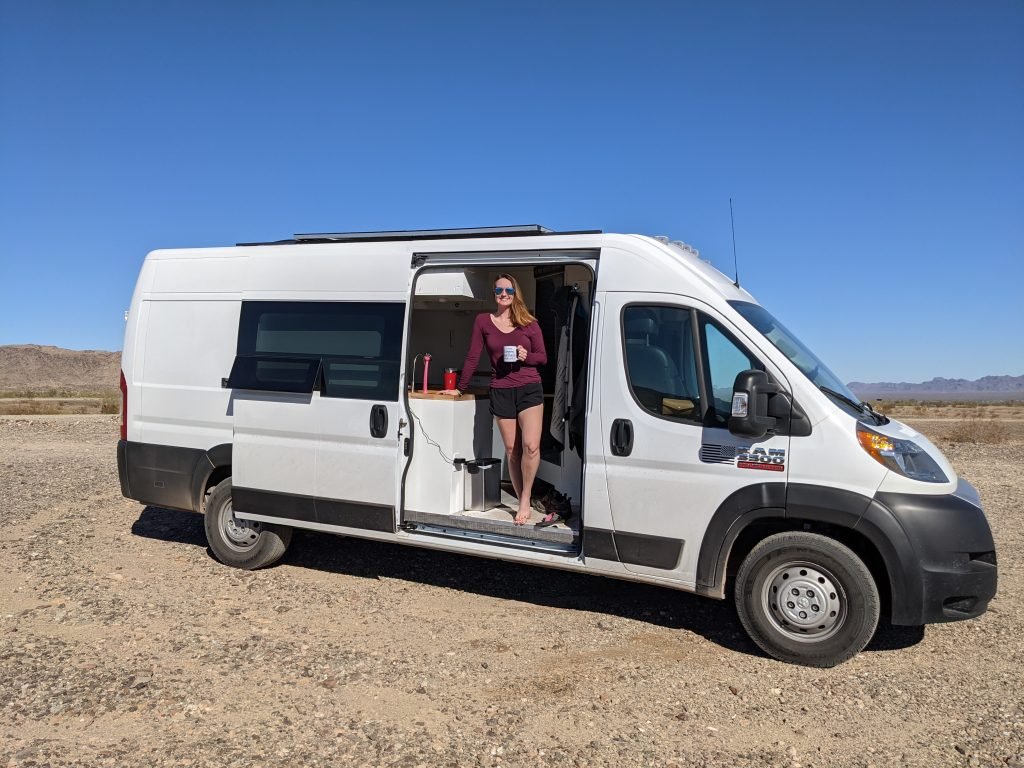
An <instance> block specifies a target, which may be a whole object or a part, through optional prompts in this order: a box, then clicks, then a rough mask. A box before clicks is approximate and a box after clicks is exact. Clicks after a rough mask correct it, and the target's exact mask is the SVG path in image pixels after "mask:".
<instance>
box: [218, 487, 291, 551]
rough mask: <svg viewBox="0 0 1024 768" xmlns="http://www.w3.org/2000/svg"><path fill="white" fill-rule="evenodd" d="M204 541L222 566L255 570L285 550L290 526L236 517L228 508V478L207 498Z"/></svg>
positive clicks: (229, 504)
mask: <svg viewBox="0 0 1024 768" xmlns="http://www.w3.org/2000/svg"><path fill="white" fill-rule="evenodd" d="M204 527H205V528H206V541H207V543H208V544H209V545H210V550H211V551H212V552H213V554H214V556H215V557H216V558H217V559H218V560H220V561H221V562H222V563H224V564H225V565H230V566H233V567H235V568H242V569H244V570H247V571H254V570H256V569H257V568H265V567H267V566H268V565H272V564H273V563H276V562H277V561H278V560H280V559H281V557H282V556H283V555H284V553H285V550H287V549H288V544H289V543H291V540H292V529H291V528H290V527H288V526H286V525H273V524H272V523H257V522H254V521H250V520H239V519H238V518H236V517H235V515H234V512H233V511H232V509H231V478H228V479H227V480H223V481H222V482H220V483H219V484H218V485H217V486H216V487H214V489H213V490H212V491H211V492H210V493H209V495H208V496H207V497H206V514H205V520H204Z"/></svg>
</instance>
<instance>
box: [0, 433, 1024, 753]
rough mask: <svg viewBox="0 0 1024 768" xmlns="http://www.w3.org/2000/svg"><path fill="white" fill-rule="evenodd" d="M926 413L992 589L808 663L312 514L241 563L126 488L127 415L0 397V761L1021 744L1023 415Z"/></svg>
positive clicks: (633, 595)
mask: <svg viewBox="0 0 1024 768" xmlns="http://www.w3.org/2000/svg"><path fill="white" fill-rule="evenodd" d="M917 426H918V427H919V428H920V429H922V430H923V431H925V432H926V433H928V434H929V435H931V436H933V438H935V439H937V440H938V441H939V444H940V445H942V446H943V448H944V449H945V450H946V451H947V455H948V456H949V457H950V459H951V460H952V462H953V464H954V465H955V466H956V467H957V469H958V471H960V472H961V473H962V474H963V475H964V476H965V477H967V478H968V479H969V480H971V481H972V482H974V483H975V484H976V485H977V486H978V487H979V488H980V490H981V493H982V497H983V500H984V502H985V505H986V510H987V512H988V515H989V519H990V521H991V523H992V527H993V530H994V532H995V537H996V544H997V547H998V551H999V565H1000V588H999V595H998V597H997V598H996V600H995V601H993V603H992V605H991V608H990V610H989V612H988V613H987V614H985V615H984V616H983V617H982V618H980V619H978V620H975V621H968V622H959V623H956V624H946V625H937V626H930V627H928V628H926V629H925V630H924V631H923V632H922V631H921V630H916V629H907V628H893V627H883V628H882V629H881V630H880V631H879V634H878V636H877V637H876V639H875V640H874V641H873V643H872V644H871V646H869V649H868V650H867V651H865V652H864V653H862V654H860V655H859V656H858V657H856V658H855V659H853V660H852V661H850V662H848V663H846V664H844V665H841V666H840V667H838V668H835V669H831V670H815V669H807V668H801V667H794V666H787V665H785V664H781V663H779V662H776V661H773V660H771V659H768V658H766V657H764V656H763V655H762V654H761V653H760V652H759V651H758V650H757V649H756V647H755V646H754V645H753V644H752V643H751V642H749V641H748V640H747V639H746V638H745V636H744V635H743V634H742V630H741V629H740V627H739V623H738V620H737V619H736V615H735V612H734V610H733V609H732V607H731V605H730V604H728V603H722V602H716V601H712V600H707V599H703V598H697V597H693V596H690V595H685V594H681V593H677V592H673V591H669V590H664V589H657V588H654V587H646V586H639V585H633V584H627V583H623V582H615V581H611V580H604V579H599V578H595V577H582V576H578V575H575V574H567V573H561V572H557V571H546V570H542V569H535V568H527V567H522V566H515V565H509V564H503V563H496V562H492V561H487V560H477V559H473V558H468V557H460V556H454V555H448V554H442V553H431V552H428V551H424V550H416V549H410V548H404V547H399V546H385V545H381V544H375V543H372V542H364V541H358V540H352V539H340V538H337V537H332V536H327V535H321V534H313V533H301V534H298V535H296V537H295V540H294V542H293V544H292V547H291V549H290V551H289V553H288V555H287V556H286V558H285V560H284V561H283V563H282V564H281V565H279V566H277V567H275V568H271V569H269V570H265V571H258V572H255V573H247V572H243V571H237V570H233V569H230V568H227V567H225V566H222V565H220V564H218V563H217V562H216V561H214V560H213V559H212V557H211V556H210V555H209V553H208V552H207V549H206V546H205V541H204V536H203V529H202V520H201V518H200V517H199V516H198V515H193V514H185V513H181V512H169V511H165V510H158V509H151V508H143V507H142V506H140V505H138V504H136V503H134V502H131V501H128V500H126V499H123V498H121V496H120V490H119V486H118V482H117V470H116V460H115V445H116V439H117V438H116V431H117V417H110V416H55V417H39V416H33V417H0V520H2V522H3V525H4V536H3V541H2V542H0V562H2V563H3V565H4V569H3V570H4V577H3V579H2V580H0V675H2V677H0V679H2V681H3V682H2V684H0V766H3V765H8V766H44V765H48V766H57V765H82V766H93V765H117V766H121V765H158V766H165V765H167V766H170V765H182V766H192V765H196V766H205V765H210V766H214V765H216V766H251V765H260V766H279V765H280V766H296V765H305V766H318V765H321V766H322V765H345V764H353V765H397V766H410V768H412V767H413V766H420V765H423V766H434V765H446V766H447V765H450V766H464V765H470V766H474V765H480V766H485V765H486V766H491V765H531V766H533V765H565V766H577V765H594V766H599V765H614V766H633V765H637V766H639V765H679V766H712V765H729V766H790V767H795V766H805V767H809V766H879V768H881V766H890V765H898V766H928V767H929V768H931V767H933V766H962V765H983V766H1010V767H1011V768H1013V767H1014V766H1015V767H1016V768H1024V695H1022V674H1021V665H1022V662H1024V610H1022V605H1021V601H1020V600H1019V599H1018V598H1017V595H1018V594H1019V592H1020V589H1021V585H1022V581H1024V572H1022V563H1024V557H1022V555H1021V551H1022V548H1024V522H1022V520H1021V517H1020V510H1021V509H1022V507H1024V479H1022V476H1021V474H1020V473H1019V472H1018V471H1016V470H1012V469H1010V468H1009V467H1008V461H1007V459H1008V458H1009V457H1011V456H1013V455H1014V454H1015V453H1016V452H1017V451H1018V450H1020V449H1021V448H1022V447H1024V423H1022V422H1014V423H1010V424H1009V426H1008V429H1007V431H1006V432H1005V433H1003V438H1002V440H1003V441H1002V442H1000V443H996V444H980V445H979V444H966V443H957V444H950V443H949V442H948V441H944V440H943V438H942V436H943V434H953V433H952V432H951V431H950V430H953V429H955V428H956V426H957V424H956V423H955V422H954V423H950V422H942V421H935V422H928V421H918V422H917Z"/></svg>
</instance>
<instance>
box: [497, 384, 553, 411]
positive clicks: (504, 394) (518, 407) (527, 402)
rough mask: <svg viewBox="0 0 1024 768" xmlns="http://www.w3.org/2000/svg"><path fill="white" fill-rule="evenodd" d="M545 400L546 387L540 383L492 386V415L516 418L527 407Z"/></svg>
mask: <svg viewBox="0 0 1024 768" xmlns="http://www.w3.org/2000/svg"><path fill="white" fill-rule="evenodd" d="M543 402H544V388H543V387H542V386H541V385H540V384H523V386H521V387H505V388H501V389H498V388H495V387H491V415H493V416H497V417H498V418H499V419H514V418H515V417H516V416H518V415H519V414H520V413H522V412H523V411H525V410H526V409H527V408H532V407H533V406H535V405H541V404H543Z"/></svg>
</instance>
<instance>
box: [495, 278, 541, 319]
mask: <svg viewBox="0 0 1024 768" xmlns="http://www.w3.org/2000/svg"><path fill="white" fill-rule="evenodd" d="M502 278H505V279H506V280H508V281H509V282H510V283H512V287H513V288H515V289H516V292H515V293H514V294H512V306H511V307H509V310H508V314H509V317H511V318H512V325H514V326H515V327H516V328H522V327H524V326H527V325H529V324H530V323H533V322H535V321H536V320H537V318H536V317H534V316H533V315H531V314H530V310H528V309H527V308H526V302H525V301H523V292H522V290H521V289H520V287H519V281H518V280H516V279H515V278H514V277H512V275H509V274H506V273H504V272H503V273H502V274H500V275H498V276H497V277H496V278H494V284H495V286H497V284H498V281H499V280H501V279H502Z"/></svg>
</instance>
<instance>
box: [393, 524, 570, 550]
mask: <svg viewBox="0 0 1024 768" xmlns="http://www.w3.org/2000/svg"><path fill="white" fill-rule="evenodd" d="M402 528H403V530H405V531H407V532H409V533H418V534H421V535H425V536H440V537H443V538H446V539H468V540H470V541H478V542H480V543H481V544H495V545H497V546H500V547H514V548H515V549H528V550H530V551H534V552H547V553H548V554H552V555H579V547H577V546H575V545H574V544H556V543H554V542H550V541H537V540H536V539H526V538H522V537H519V536H508V535H505V534H501V533H485V532H482V531H469V530H466V529H465V528H454V527H450V526H445V525H432V524H429V523H406V524H405V525H403V526H402Z"/></svg>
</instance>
